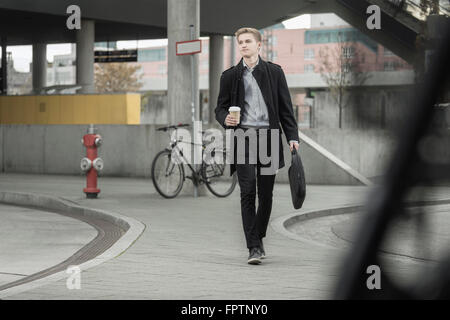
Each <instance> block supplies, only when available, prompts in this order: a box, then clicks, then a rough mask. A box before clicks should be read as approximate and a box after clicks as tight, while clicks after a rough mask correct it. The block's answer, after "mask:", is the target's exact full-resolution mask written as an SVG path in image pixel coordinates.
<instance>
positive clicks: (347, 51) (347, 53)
mask: <svg viewBox="0 0 450 320" xmlns="http://www.w3.org/2000/svg"><path fill="white" fill-rule="evenodd" d="M354 55H355V48H353V47H343V48H342V56H343V57H344V58H353V56H354Z"/></svg>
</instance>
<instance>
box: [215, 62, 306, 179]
mask: <svg viewBox="0 0 450 320" xmlns="http://www.w3.org/2000/svg"><path fill="white" fill-rule="evenodd" d="M243 72H244V66H243V64H242V59H241V60H240V61H239V63H238V64H237V65H236V66H233V67H231V68H230V69H228V70H225V71H224V72H223V73H222V76H221V78H220V92H219V97H218V98H217V107H216V109H215V113H216V120H217V121H218V122H219V123H220V125H221V126H222V127H223V128H225V129H232V128H233V129H236V128H239V127H240V126H239V125H238V126H237V127H228V126H226V125H225V123H224V122H225V118H226V116H227V115H228V108H229V107H230V106H232V105H236V106H239V107H240V108H241V113H242V112H243V111H244V107H245V106H244V99H245V88H244V80H243V79H242V74H243ZM253 77H254V78H255V79H256V82H257V83H258V86H259V88H260V90H261V93H262V96H263V97H264V102H265V103H266V105H267V108H268V114H269V126H270V129H278V130H280V131H279V132H280V133H282V132H284V134H285V136H286V139H287V141H290V140H297V141H299V138H298V127H297V122H296V120H295V117H294V112H293V109H292V102H291V95H290V93H289V89H288V86H287V82H286V77H285V75H284V72H283V70H282V69H281V67H280V66H279V65H277V64H274V63H272V62H266V61H264V60H262V59H261V57H259V63H258V65H257V66H256V67H255V68H254V70H253ZM280 124H281V128H282V130H281V128H280ZM279 146H280V150H279V153H280V155H279V166H278V168H283V167H284V165H285V164H284V157H283V144H282V140H281V134H280V137H279ZM235 154H236V153H235ZM235 169H236V168H235V165H234V164H232V165H231V174H233V172H234V171H235Z"/></svg>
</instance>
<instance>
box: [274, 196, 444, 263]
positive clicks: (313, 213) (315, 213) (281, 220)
mask: <svg viewBox="0 0 450 320" xmlns="http://www.w3.org/2000/svg"><path fill="white" fill-rule="evenodd" d="M440 204H450V199H439V200H425V201H408V202H406V203H405V206H406V207H415V206H431V205H440ZM364 209H365V205H353V206H347V207H334V208H328V209H323V210H310V211H306V212H302V213H298V212H293V213H290V214H287V215H284V216H281V217H278V218H275V219H273V220H272V221H271V222H270V225H271V227H272V228H273V229H274V230H275V231H276V232H278V233H280V234H282V235H284V236H285V237H287V238H290V239H293V240H297V241H301V242H303V243H307V244H310V245H315V246H319V247H326V248H333V249H340V250H343V248H339V247H332V246H330V245H327V244H324V243H320V242H317V241H313V240H309V239H306V238H303V237H301V236H299V235H298V234H296V233H294V232H291V231H289V230H288V227H289V226H291V225H293V224H295V223H297V222H300V221H305V220H309V219H314V218H320V217H326V216H332V215H338V214H349V213H355V212H358V211H360V210H364ZM339 238H340V237H339ZM340 239H341V240H344V241H347V242H348V243H349V244H351V243H352V242H350V241H348V240H346V239H342V238H340ZM384 253H387V254H393V255H397V254H395V253H390V252H384ZM411 259H414V258H411Z"/></svg>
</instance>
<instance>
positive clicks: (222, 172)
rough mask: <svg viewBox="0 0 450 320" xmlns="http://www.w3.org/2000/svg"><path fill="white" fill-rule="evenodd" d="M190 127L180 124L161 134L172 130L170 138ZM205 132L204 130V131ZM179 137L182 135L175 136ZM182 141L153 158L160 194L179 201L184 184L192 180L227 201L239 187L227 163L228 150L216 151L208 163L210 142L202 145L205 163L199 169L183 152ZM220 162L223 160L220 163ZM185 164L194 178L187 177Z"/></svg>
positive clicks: (153, 173)
mask: <svg viewBox="0 0 450 320" xmlns="http://www.w3.org/2000/svg"><path fill="white" fill-rule="evenodd" d="M188 126H189V124H182V123H179V124H177V125H170V126H167V127H162V128H159V129H157V131H164V132H167V131H169V136H171V132H172V130H175V132H176V131H177V130H178V129H179V128H181V127H188ZM203 133H204V131H202V134H203ZM175 137H178V136H177V135H176V134H175ZM180 142H183V141H182V140H180V139H178V138H176V139H172V140H171V141H170V143H169V146H168V147H167V148H165V149H164V150H162V151H160V152H159V153H158V154H157V155H156V156H155V158H154V159H153V162H152V168H151V174H152V181H153V185H154V186H155V189H156V191H158V193H159V194H160V195H161V196H163V197H164V198H167V199H171V198H175V197H176V196H177V195H178V194H179V193H180V191H181V189H182V188H183V184H184V181H185V180H186V179H190V180H192V183H193V184H194V185H195V186H198V185H201V184H203V183H205V185H206V187H207V188H208V190H209V191H210V192H211V193H212V194H214V195H215V196H217V197H221V198H223V197H227V196H229V195H230V194H231V193H232V192H233V191H234V188H235V187H236V182H237V175H236V172H234V173H233V175H231V176H230V165H228V164H226V154H227V151H226V148H222V149H221V150H219V149H213V150H212V152H211V156H212V157H211V159H209V161H206V159H207V156H206V154H205V150H206V147H207V145H209V143H208V144H206V143H203V142H202V144H201V147H202V163H201V165H200V166H199V168H197V169H196V168H194V167H193V166H192V165H191V164H190V163H189V162H188V160H187V159H186V157H185V156H184V155H183V151H182V149H180V147H179V143H180ZM183 143H185V142H183ZM189 143H190V144H191V145H198V144H195V143H193V142H189ZM210 143H212V142H210ZM217 153H218V154H217ZM174 155H175V156H176V157H178V160H182V161H176V160H175V159H174V158H173V157H174ZM216 155H217V156H216ZM217 159H220V161H217ZM180 162H181V163H180ZM183 163H184V164H186V165H187V167H188V168H189V169H190V170H191V172H192V175H191V176H186V174H185V170H184V165H183Z"/></svg>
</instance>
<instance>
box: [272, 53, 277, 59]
mask: <svg viewBox="0 0 450 320" xmlns="http://www.w3.org/2000/svg"><path fill="white" fill-rule="evenodd" d="M276 58H277V52H276V51H272V60H275V59H276Z"/></svg>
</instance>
